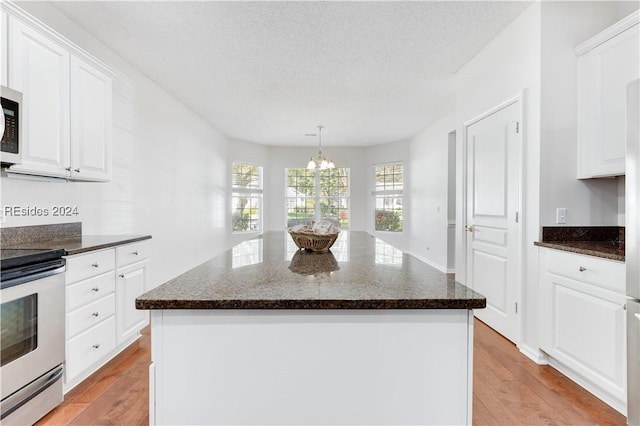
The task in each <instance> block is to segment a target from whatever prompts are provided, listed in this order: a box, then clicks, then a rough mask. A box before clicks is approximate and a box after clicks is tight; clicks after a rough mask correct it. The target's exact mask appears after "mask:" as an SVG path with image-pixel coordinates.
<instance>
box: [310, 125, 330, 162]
mask: <svg viewBox="0 0 640 426" xmlns="http://www.w3.org/2000/svg"><path fill="white" fill-rule="evenodd" d="M323 128H324V126H318V155H316V156H315V157H311V159H310V160H309V163H308V164H307V169H309V170H312V169H320V170H325V169H335V167H336V166H335V164H333V161H331V160H327V157H325V156H324V155H323V154H322V129H323ZM307 136H315V135H313V134H307Z"/></svg>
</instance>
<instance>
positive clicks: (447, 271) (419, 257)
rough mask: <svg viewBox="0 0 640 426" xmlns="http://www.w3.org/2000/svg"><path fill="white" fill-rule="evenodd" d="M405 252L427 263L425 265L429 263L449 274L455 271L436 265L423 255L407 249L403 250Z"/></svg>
mask: <svg viewBox="0 0 640 426" xmlns="http://www.w3.org/2000/svg"><path fill="white" fill-rule="evenodd" d="M405 253H407V254H410V255H411V256H413V257H415V258H416V259H418V260H420V261H422V262H424V263H426V264H427V265H429V266H432V267H434V268H436V269H437V270H438V271H441V272H444V273H445V274H451V273H454V272H455V271H449V270H448V269H447V268H445V267H444V266H442V265H438V264H437V263H435V262H433V261H431V260H429V259H426V258H424V257H422V256H419V255H417V254H416V253H414V252H411V251H407V252H405Z"/></svg>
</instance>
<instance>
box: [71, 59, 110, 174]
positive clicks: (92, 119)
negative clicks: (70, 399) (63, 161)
mask: <svg viewBox="0 0 640 426" xmlns="http://www.w3.org/2000/svg"><path fill="white" fill-rule="evenodd" d="M71 117H72V120H71V177H72V178H78V179H82V180H95V181H106V180H109V179H110V177H111V79H110V78H109V77H107V76H106V75H105V74H104V73H101V72H100V71H98V70H97V69H95V68H94V67H92V66H90V65H88V64H87V63H85V62H84V61H82V60H80V59H78V58H76V57H72V58H71Z"/></svg>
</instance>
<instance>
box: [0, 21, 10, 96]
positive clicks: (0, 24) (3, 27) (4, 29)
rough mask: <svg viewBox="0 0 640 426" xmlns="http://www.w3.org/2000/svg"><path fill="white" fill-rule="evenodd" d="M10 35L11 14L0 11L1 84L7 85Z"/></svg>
mask: <svg viewBox="0 0 640 426" xmlns="http://www.w3.org/2000/svg"><path fill="white" fill-rule="evenodd" d="M8 35H9V16H8V15H7V13H6V12H5V11H4V10H2V11H0V67H1V69H0V84H1V85H3V86H7V85H8V82H7V75H8V72H9V70H8V68H7V66H8V65H7V40H8V38H9V37H8Z"/></svg>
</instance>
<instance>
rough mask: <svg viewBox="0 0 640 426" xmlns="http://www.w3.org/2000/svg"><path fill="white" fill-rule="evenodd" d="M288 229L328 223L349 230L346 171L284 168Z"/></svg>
mask: <svg viewBox="0 0 640 426" xmlns="http://www.w3.org/2000/svg"><path fill="white" fill-rule="evenodd" d="M286 175H287V188H286V191H287V193H286V195H285V200H286V201H285V202H286V212H287V227H288V228H290V227H292V226H295V225H300V224H308V223H309V222H310V221H312V220H320V219H324V220H328V221H330V222H333V223H334V225H336V226H339V227H340V228H343V229H345V228H348V227H349V168H345V167H337V168H335V169H326V170H308V169H286Z"/></svg>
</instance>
